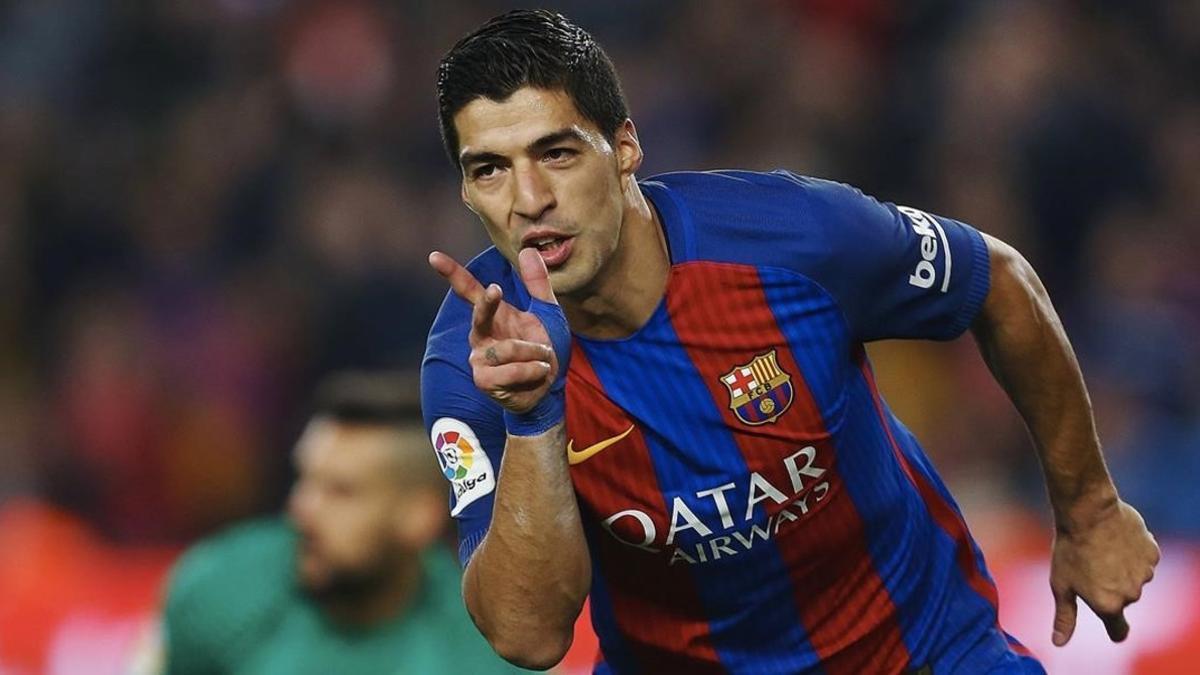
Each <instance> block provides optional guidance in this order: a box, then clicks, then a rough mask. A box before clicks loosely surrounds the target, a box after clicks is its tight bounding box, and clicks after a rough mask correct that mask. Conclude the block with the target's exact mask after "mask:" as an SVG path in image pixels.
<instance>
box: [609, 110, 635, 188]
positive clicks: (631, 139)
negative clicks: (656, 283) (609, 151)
mask: <svg viewBox="0 0 1200 675" xmlns="http://www.w3.org/2000/svg"><path fill="white" fill-rule="evenodd" d="M613 141H614V143H615V145H616V150H617V165H618V167H619V168H620V170H621V175H622V176H632V175H633V174H635V173H637V170H638V169H640V168H641V166H642V143H641V141H639V140H638V137H637V128H636V127H634V126H633V120H631V119H629V118H628V117H627V118H625V121H624V122H622V123H621V126H619V127H617V133H616V134H615V136H614V138H613Z"/></svg>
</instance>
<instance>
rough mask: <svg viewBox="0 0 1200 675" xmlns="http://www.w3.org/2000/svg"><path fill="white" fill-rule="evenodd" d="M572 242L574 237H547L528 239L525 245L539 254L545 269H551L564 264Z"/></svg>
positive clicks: (569, 254) (569, 253)
mask: <svg viewBox="0 0 1200 675" xmlns="http://www.w3.org/2000/svg"><path fill="white" fill-rule="evenodd" d="M574 240H575V238H574V237H562V236H551V235H547V236H545V237H537V238H535V239H530V240H529V241H528V242H526V244H525V245H526V246H531V247H533V248H536V249H537V250H538V253H539V254H541V256H542V260H543V261H545V263H546V267H548V268H551V269H553V268H555V267H558V266H560V265H562V264H563V263H565V262H566V261H567V258H569V257H570V256H571V245H572V243H573V242H574Z"/></svg>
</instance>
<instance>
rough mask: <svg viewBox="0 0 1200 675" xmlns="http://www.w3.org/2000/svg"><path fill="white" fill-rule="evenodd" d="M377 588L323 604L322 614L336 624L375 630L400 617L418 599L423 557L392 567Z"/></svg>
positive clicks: (412, 557)
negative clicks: (414, 599) (374, 628)
mask: <svg viewBox="0 0 1200 675" xmlns="http://www.w3.org/2000/svg"><path fill="white" fill-rule="evenodd" d="M387 569H388V572H387V573H386V574H384V575H383V576H382V577H380V578H379V580H378V583H377V584H370V585H364V586H362V587H361V588H358V589H356V591H357V592H355V593H352V594H346V595H338V596H337V597H327V598H323V599H321V600H319V603H318V604H319V605H320V607H321V611H322V612H323V613H324V614H325V615H326V616H327V617H328V618H329V619H331V620H333V621H334V622H335V623H338V624H342V625H346V626H355V627H360V628H365V627H370V626H374V625H377V624H380V623H383V622H385V621H387V620H389V619H392V618H394V617H396V616H398V615H399V614H400V613H401V612H403V611H404V610H405V609H406V608H407V607H408V605H409V603H410V602H411V601H412V599H413V598H414V597H416V595H417V592H418V591H419V590H420V587H421V575H422V569H421V557H420V555H419V554H417V553H413V554H411V555H405V556H403V557H402V559H400V560H397V561H395V562H394V563H393V564H391V565H389V566H388V568H387Z"/></svg>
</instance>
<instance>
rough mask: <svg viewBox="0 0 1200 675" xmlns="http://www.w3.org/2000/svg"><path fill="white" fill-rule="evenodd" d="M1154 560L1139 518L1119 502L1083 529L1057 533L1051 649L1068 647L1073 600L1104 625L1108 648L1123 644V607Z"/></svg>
mask: <svg viewBox="0 0 1200 675" xmlns="http://www.w3.org/2000/svg"><path fill="white" fill-rule="evenodd" d="M1159 556H1160V553H1159V550H1158V544H1157V543H1155V541H1154V536H1153V535H1152V534H1150V532H1149V531H1148V530H1147V529H1146V522H1145V521H1144V520H1142V516H1141V514H1139V513H1138V512H1137V510H1136V509H1134V508H1133V507H1132V506H1130V505H1128V504H1126V503H1125V502H1123V501H1120V500H1117V501H1116V503H1115V505H1113V506H1111V507H1107V508H1106V509H1105V510H1104V512H1103V513H1102V514H1101V515H1099V516H1098V517H1097V518H1095V519H1094V520H1093V521H1092V522H1090V523H1088V524H1086V525H1084V526H1083V527H1080V528H1077V529H1074V530H1071V531H1069V532H1065V531H1061V530H1060V531H1059V532H1058V534H1057V536H1056V537H1055V539H1054V552H1053V554H1052V557H1051V560H1050V588H1051V590H1052V591H1053V592H1054V604H1055V611H1054V635H1053V638H1052V639H1053V641H1054V644H1055V645H1056V646H1058V647H1061V646H1063V645H1065V644H1067V641H1068V640H1070V639H1071V634H1072V633H1073V632H1075V616H1076V612H1077V609H1076V605H1075V598H1076V597H1077V596H1078V597H1079V598H1081V599H1082V600H1083V601H1084V602H1085V603H1087V605H1088V607H1091V608H1092V611H1093V612H1095V613H1096V616H1098V617H1100V620H1101V621H1103V622H1104V628H1105V629H1106V630H1107V631H1108V637H1109V638H1111V639H1112V641H1113V642H1121V641H1122V640H1124V639H1125V638H1126V636H1128V635H1129V623H1128V622H1126V621H1125V607H1127V606H1129V605H1130V604H1132V603H1134V602H1137V600H1138V598H1140V597H1141V596H1142V587H1143V586H1145V585H1146V584H1147V583H1149V582H1150V580H1151V579H1153V578H1154V567H1155V565H1157V564H1158V560H1159Z"/></svg>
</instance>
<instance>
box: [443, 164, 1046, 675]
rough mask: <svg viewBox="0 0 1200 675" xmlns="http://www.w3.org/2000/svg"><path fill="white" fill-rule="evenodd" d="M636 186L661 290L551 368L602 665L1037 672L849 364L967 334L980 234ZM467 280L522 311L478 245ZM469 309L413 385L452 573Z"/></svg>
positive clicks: (477, 524)
mask: <svg viewBox="0 0 1200 675" xmlns="http://www.w3.org/2000/svg"><path fill="white" fill-rule="evenodd" d="M641 189H642V191H643V193H644V194H645V195H646V196H647V198H648V199H649V200H650V201H651V202H652V203H653V205H654V207H655V209H656V211H657V213H658V215H659V218H660V220H661V222H662V226H663V228H664V230H665V235H666V239H667V242H668V247H669V252H670V257H671V264H672V265H671V270H670V276H669V280H668V283H667V288H666V293H665V296H664V298H663V300H662V302H661V304H660V305H659V307H658V308H657V309H656V311H655V312H654V314H653V315H652V316H651V318H650V320H649V321H648V322H647V323H646V324H645V325H644V326H642V327H641V329H639V330H638V331H637V332H636V333H634V334H633V335H630V336H628V337H626V338H623V339H620V340H593V339H588V338H584V337H581V336H574V338H573V343H572V354H571V363H570V369H569V371H568V374H567V421H566V430H567V437H568V439H569V441H568V446H567V453H568V460H569V462H570V465H571V478H572V481H573V483H574V486H575V491H576V494H577V496H578V500H579V505H580V510H581V514H582V517H583V525H584V530H585V534H586V536H587V539H588V545H589V550H590V552H591V556H592V559H593V566H592V567H593V584H592V589H591V608H592V623H593V625H594V627H595V629H596V632H597V635H598V637H599V641H600V646H601V650H602V660H601V661H600V662H599V663H598V664H597V667H596V669H597V672H600V673H607V672H614V673H727V672H728V673H751V672H753V673H830V674H831V675H832V674H837V673H889V672H891V673H900V672H906V671H917V670H920V669H921V668H923V667H926V666H928V667H929V668H930V669H931V670H932V672H934V673H951V672H969V673H976V672H1021V673H1025V672H1035V673H1036V672H1043V671H1042V669H1041V667H1040V666H1039V665H1038V663H1037V662H1036V660H1034V659H1033V657H1032V656H1031V655H1030V654H1029V652H1028V651H1027V650H1025V649H1024V647H1022V646H1021V645H1020V644H1019V643H1017V642H1016V640H1015V639H1013V638H1012V637H1010V636H1008V635H1007V634H1006V633H1005V632H1004V631H1003V630H1002V629H1001V628H1000V626H999V624H998V622H997V607H996V604H997V599H996V589H995V587H994V585H993V582H992V580H991V577H990V576H989V574H988V571H987V569H986V567H985V565H984V561H983V556H982V553H981V552H980V550H979V548H978V546H976V544H975V543H974V541H973V540H972V538H971V535H970V533H969V532H968V531H967V527H966V524H965V523H964V521H963V518H962V515H961V513H960V512H959V509H958V507H957V505H956V504H955V503H954V500H953V499H952V498H951V496H950V494H949V492H948V491H947V489H946V487H945V485H944V484H943V483H942V481H941V480H940V479H939V478H938V476H937V474H936V472H935V471H934V469H933V466H932V465H931V464H930V462H929V460H928V459H927V458H926V456H925V454H924V452H923V451H922V449H921V447H920V445H919V444H918V442H917V440H916V438H914V437H913V435H912V434H911V433H910V432H909V431H908V430H907V429H906V428H905V427H904V425H903V424H901V423H900V422H899V421H898V420H897V419H896V418H895V417H894V416H893V415H892V413H891V412H890V410H889V409H888V406H887V404H886V403H885V402H884V401H883V400H882V398H881V397H880V395H879V392H878V391H877V390H876V388H875V384H874V381H873V378H872V374H871V367H870V364H869V363H868V360H867V357H866V355H865V351H864V348H863V343H864V342H866V341H870V340H875V339H882V338H929V339H938V340H946V339H951V338H954V337H956V336H958V335H959V334H961V333H962V332H963V331H964V330H965V329H966V328H967V327H968V325H969V324H970V322H971V321H972V319H973V318H974V316H975V315H976V313H977V312H978V311H979V308H980V306H981V305H982V303H983V300H984V298H985V296H986V295H987V291H988V281H989V267H988V253H987V248H986V244H985V243H984V241H983V239H982V237H981V236H980V234H979V233H978V232H976V231H975V230H974V229H972V228H970V227H969V226H967V225H964V224H963V223H960V222H957V221H954V220H951V219H947V218H942V217H936V216H932V215H930V214H928V213H925V212H923V211H919V210H916V209H912V208H908V207H903V206H894V205H891V204H882V203H880V202H877V201H875V200H874V199H871V198H869V197H867V196H865V195H863V194H862V193H861V192H859V191H857V190H855V189H853V188H850V187H848V186H846V185H843V184H840V183H833V182H829V181H824V180H818V179H813V178H807V177H803V176H798V175H795V174H792V173H788V172H783V171H777V172H772V173H756V172H744V171H720V172H703V173H701V172H692V173H672V174H666V175H662V176H657V177H654V178H652V179H650V180H646V181H643V182H642V183H641ZM468 267H469V269H470V270H471V271H472V272H473V273H474V274H475V275H476V277H477V278H478V279H479V280H480V281H481V282H483V283H484V284H485V285H486V284H488V283H498V284H500V285H501V287H502V288H503V289H504V292H505V297H506V298H509V299H510V301H513V302H514V303H515V304H517V305H518V306H522V304H523V303H524V304H527V303H528V294H527V292H526V291H525V290H524V288H523V287H522V285H521V283H520V281H519V279H518V278H517V275H516V273H515V271H514V270H513V268H512V267H511V265H510V264H509V263H508V262H507V261H506V260H505V259H504V258H503V257H502V256H501V255H500V254H499V253H497V252H496V251H495V250H494V249H492V250H489V251H487V252H485V253H483V254H481V255H480V256H478V257H477V258H476V259H475V260H473V261H472V262H471V263H470V265H469V266H468ZM470 311H471V310H470V307H469V305H468V304H467V303H465V302H463V301H462V300H460V299H459V298H457V297H456V296H454V295H453V294H450V295H448V297H447V299H446V301H445V303H444V304H443V306H442V309H441V312H440V313H439V315H438V318H437V320H436V321H435V323H434V325H433V329H432V331H431V334H430V337H429V344H428V350H427V352H426V356H425V361H424V364H423V372H422V389H423V407H424V414H425V417H426V422H427V425H428V427H429V431H430V434H431V438H432V440H433V443H434V446H435V449H436V451H437V454H438V459H439V461H440V462H441V464H442V468H443V470H444V471H445V473H446V476H447V478H448V479H450V481H451V483H452V485H453V491H452V499H451V512H452V514H453V515H454V516H455V518H456V519H457V522H458V526H459V532H460V541H461V546H460V555H461V556H462V558H463V560H464V561H465V560H467V559H468V558H469V556H470V554H471V552H472V551H473V550H474V548H475V546H477V545H478V543H479V541H480V540H481V539H482V538H483V536H484V534H485V533H486V531H487V527H488V524H489V522H490V518H491V507H492V500H493V498H494V487H495V481H496V475H495V470H496V469H498V468H499V466H500V458H501V456H502V454H503V452H504V444H505V433H504V424H503V420H502V418H501V410H500V408H499V407H498V406H497V405H496V404H495V403H494V402H492V401H491V400H490V399H488V398H487V396H486V395H484V394H483V393H482V392H480V391H478V390H477V389H476V388H475V386H474V384H473V382H472V377H471V370H470V366H469V365H468V363H467V356H468V354H469V346H468V344H467V333H468V330H469V327H470ZM919 384H920V383H914V386H919Z"/></svg>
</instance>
